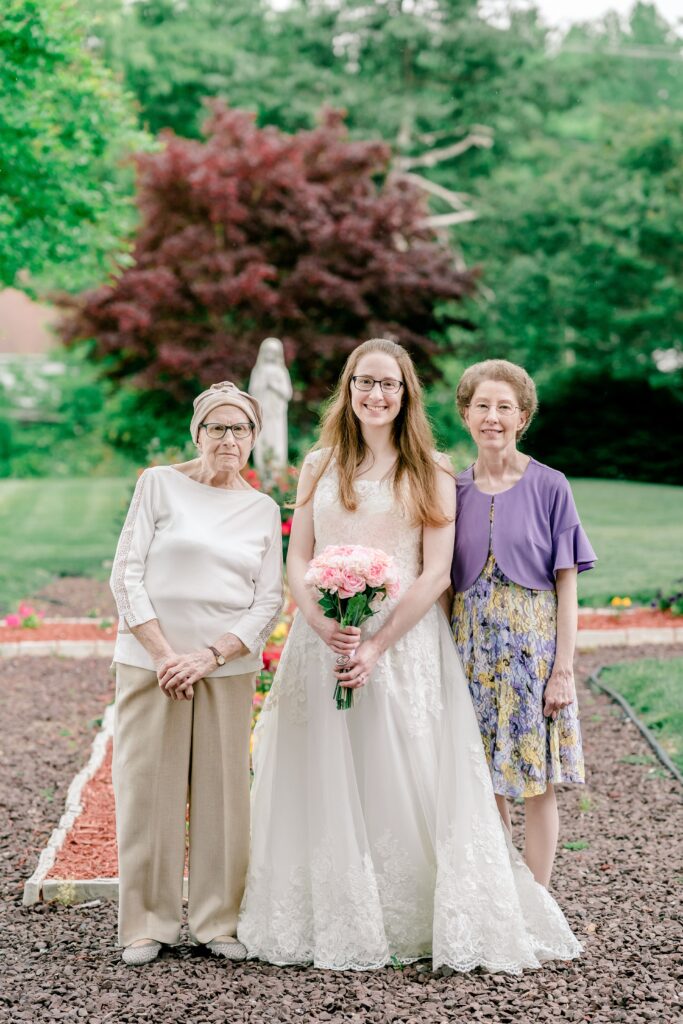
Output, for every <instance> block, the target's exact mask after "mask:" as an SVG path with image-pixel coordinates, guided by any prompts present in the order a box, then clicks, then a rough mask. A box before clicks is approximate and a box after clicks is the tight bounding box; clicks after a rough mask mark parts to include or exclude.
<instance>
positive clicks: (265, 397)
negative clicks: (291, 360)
mask: <svg viewBox="0 0 683 1024" xmlns="http://www.w3.org/2000/svg"><path fill="white" fill-rule="evenodd" d="M249 392H250V394H252V395H254V397H255V398H257V399H258V400H259V402H260V403H261V406H262V409H263V430H262V431H261V433H260V434H259V436H258V439H257V441H256V446H255V448H254V464H255V466H256V468H257V470H258V471H259V473H260V474H261V475H262V476H265V477H268V476H272V475H273V474H274V473H276V472H277V471H278V470H279V469H284V468H285V467H286V465H287V406H288V404H289V401H290V399H291V397H292V382H291V380H290V377H289V371H288V370H287V367H286V365H285V353H284V349H283V347H282V342H281V341H280V339H279V338H266V339H265V341H262V342H261V347H260V348H259V353H258V356H257V358H256V364H255V366H254V369H253V370H252V371H251V377H250V378H249Z"/></svg>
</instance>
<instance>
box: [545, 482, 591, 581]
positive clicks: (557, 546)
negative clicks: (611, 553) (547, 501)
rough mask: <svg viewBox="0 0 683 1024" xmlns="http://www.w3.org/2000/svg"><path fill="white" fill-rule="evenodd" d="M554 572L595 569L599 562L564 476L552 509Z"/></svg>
mask: <svg viewBox="0 0 683 1024" xmlns="http://www.w3.org/2000/svg"><path fill="white" fill-rule="evenodd" d="M551 528H552V541H553V573H555V574H557V571H558V569H573V568H574V566H576V567H577V568H578V571H579V572H585V571H586V570H587V569H592V568H593V566H594V565H595V563H596V561H597V556H596V554H595V552H594V551H593V548H592V546H591V543H590V541H589V540H588V537H587V535H586V531H585V530H584V528H583V527H582V525H581V520H580V519H579V513H578V512H577V509H576V504H575V502H574V495H573V494H572V491H571V487H570V486H569V481H568V480H567V478H566V477H564V476H562V477H560V481H559V483H558V486H557V490H556V492H555V494H554V496H553V504H552V508H551Z"/></svg>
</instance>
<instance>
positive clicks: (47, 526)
mask: <svg viewBox="0 0 683 1024" xmlns="http://www.w3.org/2000/svg"><path fill="white" fill-rule="evenodd" d="M132 485H133V480H132V478H120V477H117V478H111V479H107V478H103V479H99V478H92V479H87V478H78V479H54V480H50V479H43V480H0V612H3V611H7V610H8V608H9V606H10V605H14V604H15V603H16V602H17V601H18V600H20V599H21V598H22V597H27V596H29V595H31V594H33V593H35V592H36V590H38V589H39V588H40V586H42V585H43V584H44V583H47V582H48V580H50V579H51V578H52V577H54V576H57V575H60V574H63V575H64V574H69V575H73V574H83V575H89V576H98V577H106V575H107V574H108V570H109V561H110V560H111V557H112V555H113V552H114V548H115V546H116V539H117V535H118V532H119V530H120V528H121V525H122V522H123V518H124V514H125V506H126V503H127V501H128V499H129V496H130V494H131V489H132ZM573 488H574V494H575V496H576V502H577V505H578V507H579V513H580V515H581V518H582V520H583V522H584V524H585V526H586V529H587V531H588V533H589V536H590V538H591V541H592V543H593V546H594V548H595V550H596V551H597V553H598V555H599V558H600V561H599V562H598V565H597V567H596V568H595V569H593V570H592V571H591V572H587V573H582V575H581V577H580V580H579V594H580V597H581V601H582V602H583V603H589V604H601V603H606V602H607V601H609V599H610V598H611V597H613V596H614V595H615V594H618V595H620V596H624V595H626V594H629V595H630V596H631V597H636V596H637V595H642V597H643V598H647V597H649V596H651V595H652V594H653V593H654V591H655V590H656V589H657V588H658V587H665V588H667V587H669V586H671V585H672V584H673V581H674V580H675V579H676V578H677V577H680V576H683V487H664V486H659V485H657V484H634V483H622V482H620V481H613V480H609V481H607V480H575V481H573Z"/></svg>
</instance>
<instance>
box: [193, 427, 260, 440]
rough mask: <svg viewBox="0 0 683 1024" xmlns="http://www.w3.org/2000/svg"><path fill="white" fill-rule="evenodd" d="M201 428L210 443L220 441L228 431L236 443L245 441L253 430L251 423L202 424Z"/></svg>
mask: <svg viewBox="0 0 683 1024" xmlns="http://www.w3.org/2000/svg"><path fill="white" fill-rule="evenodd" d="M202 427H203V428H204V430H205V431H206V436H207V437H210V438H211V440H212V441H220V440H221V438H223V437H225V435H226V434H227V432H228V431H229V430H230V431H231V432H232V436H233V437H234V438H235V440H236V441H246V439H247V438H248V437H250V436H251V432H252V430H253V429H254V426H253V424H252V423H202Z"/></svg>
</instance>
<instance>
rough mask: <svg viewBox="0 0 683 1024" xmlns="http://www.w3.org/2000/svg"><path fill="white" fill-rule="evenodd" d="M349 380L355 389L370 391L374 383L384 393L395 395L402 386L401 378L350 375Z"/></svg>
mask: <svg viewBox="0 0 683 1024" xmlns="http://www.w3.org/2000/svg"><path fill="white" fill-rule="evenodd" d="M351 380H352V381H353V386H354V387H355V389H356V390H357V391H372V389H373V388H374V386H375V384H379V386H380V387H381V389H382V391H383V392H384V394H385V395H397V394H398V392H399V391H400V390H401V388H402V387H403V381H402V380H393V378H391V377H383V378H382V380H375V378H374V377H352V378H351Z"/></svg>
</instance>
